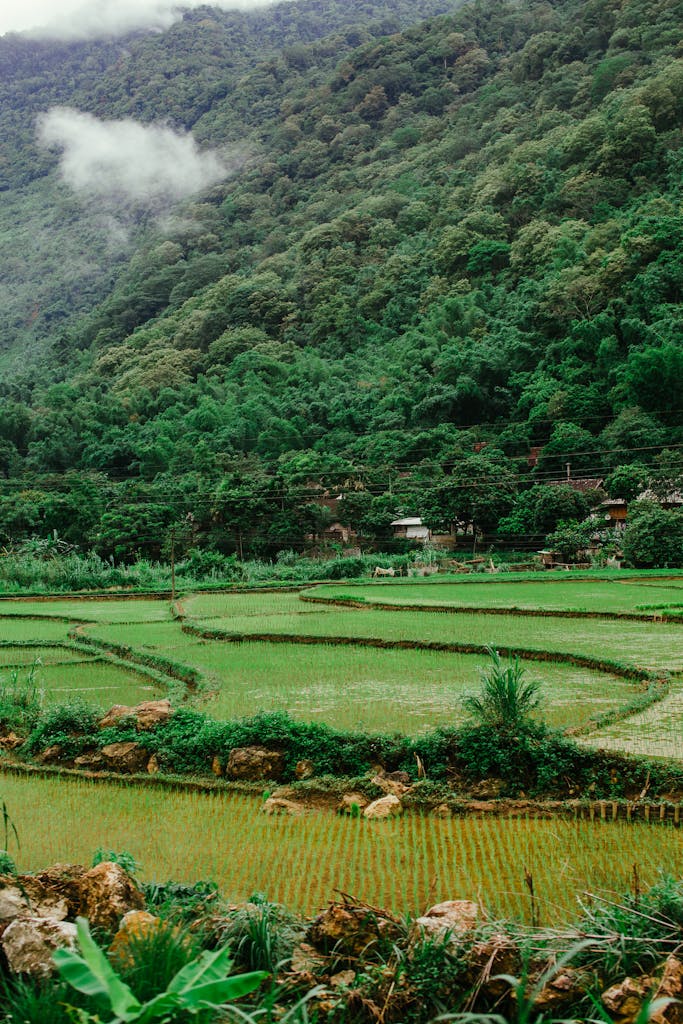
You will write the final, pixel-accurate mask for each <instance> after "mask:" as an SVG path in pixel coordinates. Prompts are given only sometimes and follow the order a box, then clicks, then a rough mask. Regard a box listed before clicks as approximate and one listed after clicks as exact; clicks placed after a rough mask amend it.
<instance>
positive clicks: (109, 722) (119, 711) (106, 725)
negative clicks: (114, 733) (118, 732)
mask: <svg viewBox="0 0 683 1024" xmlns="http://www.w3.org/2000/svg"><path fill="white" fill-rule="evenodd" d="M134 717H135V708H132V707H130V706H129V705H128V704H114V706H113V707H111V708H109V711H107V713H106V714H105V715H104V717H103V718H100V720H99V722H98V723H97V727H98V729H113V728H115V727H116V726H117V725H118V724H119V723H120V722H122V721H123V720H124V719H130V720H131V721H132V719H133V718H134Z"/></svg>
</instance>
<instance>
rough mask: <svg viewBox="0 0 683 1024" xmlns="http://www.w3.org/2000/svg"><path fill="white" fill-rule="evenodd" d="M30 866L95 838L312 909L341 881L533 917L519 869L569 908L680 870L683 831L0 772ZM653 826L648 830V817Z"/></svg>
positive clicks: (378, 898) (156, 865)
mask: <svg viewBox="0 0 683 1024" xmlns="http://www.w3.org/2000/svg"><path fill="white" fill-rule="evenodd" d="M2 795H3V798H4V799H5V800H6V802H7V804H8V806H10V807H11V808H12V813H13V817H14V819H15V821H16V824H17V828H18V831H19V834H20V836H21V839H22V848H21V851H19V853H18V857H17V859H18V862H19V865H20V867H21V868H22V870H32V869H34V868H35V869H37V868H40V867H43V866H45V865H46V864H52V863H54V862H55V861H72V862H76V863H89V862H90V859H91V857H92V854H93V852H94V850H95V849H96V848H97V847H100V846H101V847H104V848H105V849H112V850H126V851H128V852H129V853H132V854H133V856H134V857H135V858H136V860H137V861H138V863H139V865H140V869H141V870H140V874H141V876H142V877H143V878H145V879H148V880H159V881H166V880H168V879H169V878H173V879H176V880H178V881H184V882H195V881H197V879H198V878H208V879H211V880H213V881H215V882H217V883H218V884H219V886H220V888H221V889H222V891H223V892H224V893H225V894H226V896H227V897H228V898H229V899H231V900H235V901H239V900H242V899H246V898H247V897H248V896H250V895H251V893H253V892H262V893H265V894H266V895H267V896H268V898H269V899H272V900H279V901H282V902H284V903H286V904H287V906H289V907H291V908H292V909H294V910H299V911H301V912H304V913H311V912H315V911H316V910H317V909H318V908H320V907H321V906H322V905H323V904H324V903H325V902H326V901H327V900H328V899H331V898H332V897H333V896H334V891H335V890H339V889H341V890H342V891H344V892H349V893H352V894H353V895H355V896H358V897H359V898H362V899H366V900H368V901H369V902H371V903H373V904H375V905H380V906H385V907H387V908H390V909H393V910H395V911H398V912H400V913H407V912H411V913H413V914H415V913H416V912H417V911H419V910H421V909H422V908H424V907H425V906H427V905H429V904H430V903H434V902H438V901H440V900H443V899H457V898H465V897H472V898H476V897H478V896H479V897H481V898H482V899H484V900H485V901H486V902H487V905H488V908H489V911H490V913H491V915H492V916H493V917H494V918H495V917H497V916H501V915H505V916H515V917H520V918H522V919H525V920H527V921H529V920H530V903H529V896H528V892H527V890H526V888H525V885H524V870H525V869H527V870H528V871H529V872H530V873H531V874H532V876H533V880H534V889H535V892H536V897H537V908H538V910H539V917H540V920H541V922H542V923H545V924H552V925H557V924H559V923H561V922H563V921H569V920H572V919H573V918H574V917H575V916H576V909H577V899H579V898H583V899H586V897H585V896H584V895H583V894H585V893H586V892H591V893H593V894H597V895H602V896H605V895H606V896H607V897H608V898H609V897H611V896H612V895H613V892H614V891H617V892H623V891H627V890H628V889H629V887H630V881H631V873H632V870H633V864H634V863H637V865H638V871H639V877H640V880H641V883H642V885H643V887H645V886H647V885H649V884H651V883H653V882H654V881H656V880H657V878H658V876H659V873H660V871H665V872H666V871H668V872H672V873H675V874H679V873H680V854H681V833H680V831H679V830H678V829H677V828H674V827H673V826H672V827H668V826H663V825H658V826H648V825H645V824H635V823H634V824H627V823H626V822H615V823H609V824H605V823H601V822H590V821H573V820H564V819H553V820H549V821H548V820H538V819H536V820H534V819H526V818H520V819H511V820H507V821H501V820H499V819H498V820H496V819H494V820H487V819H484V818H479V817H474V818H473V817H465V818H451V819H440V818H435V817H420V816H417V815H416V816H406V817H405V818H402V819H394V820H393V821H384V822H379V823H367V822H365V821H363V820H362V819H353V818H340V817H337V816H335V815H331V814H327V813H311V814H310V815H309V816H307V817H305V818H297V819H292V818H286V817H280V818H272V817H267V816H266V815H264V814H261V813H260V800H259V799H258V798H254V797H248V796H242V795H234V794H232V795H226V794H222V795H221V794H206V793H192V792H165V791H158V790H154V789H147V788H145V789H136V788H135V787H133V786H125V785H115V784H103V783H94V782H92V781H89V780H86V779H83V780H74V779H60V780H53V779H36V778H32V779H19V778H14V777H11V776H4V777H3V778H2ZM653 828H656V830H657V831H656V842H653V841H652V840H653V834H652V829H653Z"/></svg>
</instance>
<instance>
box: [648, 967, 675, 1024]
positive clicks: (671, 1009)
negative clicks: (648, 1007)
mask: <svg viewBox="0 0 683 1024" xmlns="http://www.w3.org/2000/svg"><path fill="white" fill-rule="evenodd" d="M654 998H655V999H671V1000H675V1001H672V1002H671V1003H669V1005H668V1006H665V1007H664V1009H663V1010H659V1011H657V1013H654V1014H652V1015H651V1017H650V1022H651V1024H683V963H681V961H680V960H679V959H678V957H675V956H673V955H672V956H670V957H668V958H667V960H666V962H665V963H664V973H663V974H662V977H661V979H660V982H659V985H658V987H657V991H656V992H655V996H654Z"/></svg>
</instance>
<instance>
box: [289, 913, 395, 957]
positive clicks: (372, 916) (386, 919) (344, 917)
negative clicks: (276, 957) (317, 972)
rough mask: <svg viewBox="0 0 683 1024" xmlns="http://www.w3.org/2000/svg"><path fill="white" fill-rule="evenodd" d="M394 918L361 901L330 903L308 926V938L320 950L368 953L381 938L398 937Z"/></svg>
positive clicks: (358, 954) (323, 951) (345, 954)
mask: <svg viewBox="0 0 683 1024" xmlns="http://www.w3.org/2000/svg"><path fill="white" fill-rule="evenodd" d="M399 931H400V929H399V925H398V923H397V921H396V920H395V919H394V918H393V917H392V916H391V915H390V914H386V913H384V912H383V911H377V910H374V909H372V908H370V907H368V906H366V905H365V904H364V903H359V904H355V903H330V905H329V906H328V907H327V909H326V910H324V911H323V912H322V914H319V915H318V916H317V917H316V919H315V920H314V921H313V923H312V924H311V925H310V927H309V929H308V934H307V938H308V939H309V940H310V942H311V943H312V944H313V946H315V948H316V949H319V950H320V951H321V952H322V953H326V954H327V953H331V952H334V953H335V955H339V954H340V955H344V956H350V957H354V958H355V957H359V956H365V957H367V956H368V955H371V953H372V949H373V948H374V947H375V946H376V945H377V943H378V941H379V940H380V939H392V938H397V937H398V935H399Z"/></svg>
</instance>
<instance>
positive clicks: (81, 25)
mask: <svg viewBox="0 0 683 1024" xmlns="http://www.w3.org/2000/svg"><path fill="white" fill-rule="evenodd" d="M205 2H206V0H204V2H202V0H23V2H22V3H21V4H12V3H7V4H3V3H1V2H0V34H2V33H5V32H27V33H30V34H31V35H32V36H36V37H39V38H44V39H63V40H76V39H102V38H106V37H111V36H119V35H124V34H125V33H126V32H132V31H135V30H137V29H151V30H155V31H161V30H163V29H167V28H169V27H170V26H171V25H172V24H173V23H174V22H175V21H179V20H180V19H181V18H182V16H183V11H185V10H188V9H191V8H194V7H201V6H204V3H205ZM275 2H277V0H213V3H212V6H214V7H221V8H223V9H224V10H252V9H254V8H257V7H267V6H269V5H271V4H272V3H275ZM280 2H282V0H280Z"/></svg>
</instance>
